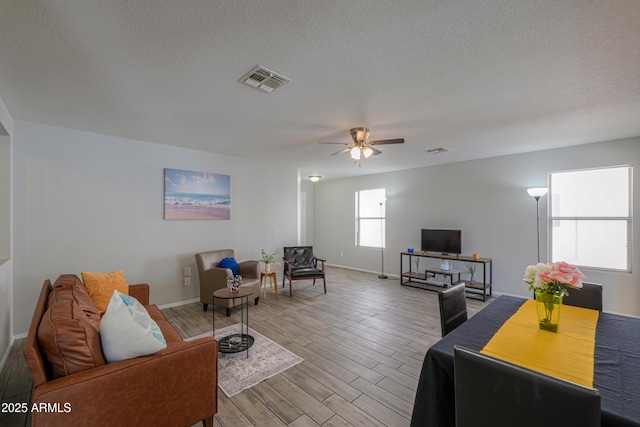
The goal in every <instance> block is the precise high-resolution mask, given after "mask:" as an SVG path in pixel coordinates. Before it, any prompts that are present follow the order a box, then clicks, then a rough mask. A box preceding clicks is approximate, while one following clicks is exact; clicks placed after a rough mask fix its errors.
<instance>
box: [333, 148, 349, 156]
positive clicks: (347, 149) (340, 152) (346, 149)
mask: <svg viewBox="0 0 640 427" xmlns="http://www.w3.org/2000/svg"><path fill="white" fill-rule="evenodd" d="M350 150H351V149H350V148H345V149H344V150H340V151H336V152H335V153H333V154H332V156H337V155H338V154H344V153H348V152H349V151H350Z"/></svg>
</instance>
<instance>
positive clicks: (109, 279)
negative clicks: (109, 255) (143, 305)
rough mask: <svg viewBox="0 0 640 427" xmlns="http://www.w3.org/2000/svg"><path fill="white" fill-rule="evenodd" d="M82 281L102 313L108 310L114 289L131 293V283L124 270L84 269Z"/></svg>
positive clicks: (126, 293) (123, 292)
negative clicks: (98, 270) (101, 270)
mask: <svg viewBox="0 0 640 427" xmlns="http://www.w3.org/2000/svg"><path fill="white" fill-rule="evenodd" d="M82 281H83V282H84V286H85V287H86V288H87V292H88V293H89V296H90V297H91V300H92V301H93V303H94V304H95V305H96V308H97V309H98V311H99V312H100V314H103V313H104V312H105V311H107V306H109V301H110V300H111V296H112V295H113V291H114V290H117V291H118V292H120V293H122V294H125V295H129V284H128V283H127V281H126V280H125V278H124V272H123V271H122V270H118V271H114V272H111V273H107V274H103V273H90V272H86V271H83V272H82Z"/></svg>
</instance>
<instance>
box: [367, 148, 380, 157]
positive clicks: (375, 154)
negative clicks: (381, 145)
mask: <svg viewBox="0 0 640 427" xmlns="http://www.w3.org/2000/svg"><path fill="white" fill-rule="evenodd" d="M369 148H371V149H372V150H373V153H372V154H371V155H372V156H377V155H378V154H382V151H380V150H376V149H375V148H373V147H369Z"/></svg>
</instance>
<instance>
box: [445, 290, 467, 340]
mask: <svg viewBox="0 0 640 427" xmlns="http://www.w3.org/2000/svg"><path fill="white" fill-rule="evenodd" d="M438 302H439V303H440V326H441V328H442V336H443V337H444V336H445V335H447V334H448V333H449V332H451V331H453V330H454V329H455V328H457V327H458V326H460V325H462V324H463V323H464V322H466V321H467V300H466V297H465V291H464V283H461V284H459V285H455V286H452V287H450V288H447V289H445V290H443V291H440V292H438Z"/></svg>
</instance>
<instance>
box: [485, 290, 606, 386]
mask: <svg viewBox="0 0 640 427" xmlns="http://www.w3.org/2000/svg"><path fill="white" fill-rule="evenodd" d="M599 314H600V313H599V312H598V311H597V310H589V309H586V308H580V307H573V306H570V305H563V306H562V307H561V312H560V327H559V328H558V333H553V332H548V331H542V330H540V328H539V327H538V321H537V315H536V302H535V300H528V301H527V302H525V303H524V304H523V305H522V306H521V307H520V308H519V309H518V311H516V312H515V314H514V315H513V316H511V318H510V319H509V320H507V321H506V322H505V323H504V324H503V325H502V327H501V328H500V329H499V330H498V332H496V333H495V335H494V336H493V338H491V340H490V341H489V342H488V343H487V345H486V346H485V347H484V348H483V349H482V351H481V352H482V353H484V354H487V355H489V356H493V357H496V358H498V359H502V360H506V361H507V362H511V363H514V364H516V365H520V366H524V367H526V368H529V369H533V370H534V371H538V372H543V373H545V374H548V375H552V376H554V377H558V378H562V379H565V380H567V381H571V382H573V383H577V384H581V385H583V386H586V387H593V364H594V349H595V342H596V324H597V323H598V315H599Z"/></svg>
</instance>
